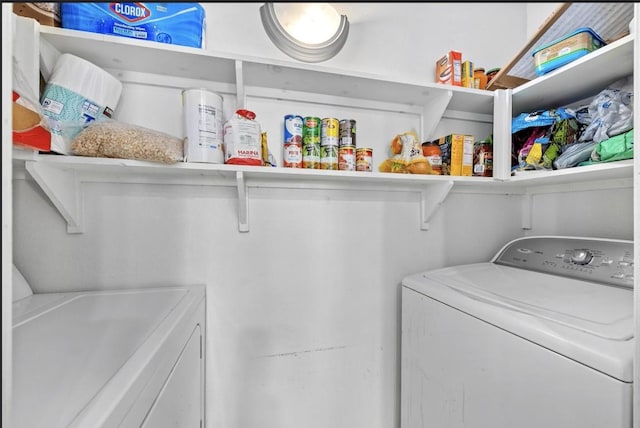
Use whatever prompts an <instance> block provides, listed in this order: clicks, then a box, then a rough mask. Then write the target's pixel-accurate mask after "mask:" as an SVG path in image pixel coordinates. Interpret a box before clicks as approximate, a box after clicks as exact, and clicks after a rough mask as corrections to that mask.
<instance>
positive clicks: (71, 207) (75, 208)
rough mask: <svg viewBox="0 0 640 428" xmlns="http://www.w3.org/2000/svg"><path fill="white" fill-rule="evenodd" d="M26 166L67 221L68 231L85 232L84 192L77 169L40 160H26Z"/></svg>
mask: <svg viewBox="0 0 640 428" xmlns="http://www.w3.org/2000/svg"><path fill="white" fill-rule="evenodd" d="M25 168H26V170H27V171H28V172H29V174H30V175H31V177H33V179H34V180H35V181H36V183H38V185H39V186H40V188H41V189H42V190H43V191H44V193H45V194H46V195H47V196H48V197H49V199H50V200H51V202H52V203H53V205H54V206H55V207H56V208H57V209H58V211H59V212H60V214H61V215H62V217H63V218H64V219H65V220H66V222H67V233H83V229H82V207H83V201H82V192H81V190H80V180H79V179H78V176H77V174H76V171H66V170H63V169H60V168H55V167H52V166H50V165H46V164H43V163H40V162H31V161H26V162H25Z"/></svg>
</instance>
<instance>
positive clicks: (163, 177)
mask: <svg viewBox="0 0 640 428" xmlns="http://www.w3.org/2000/svg"><path fill="white" fill-rule="evenodd" d="M13 158H14V170H20V169H24V170H26V171H28V172H29V174H30V175H31V176H32V177H33V178H34V179H35V180H36V182H37V183H38V184H39V185H40V187H41V188H42V190H43V191H44V192H45V193H46V194H47V196H48V197H49V198H50V199H51V201H52V202H53V204H54V205H55V206H56V208H57V209H58V211H59V212H60V214H61V215H62V216H63V217H64V218H65V220H66V221H67V231H68V232H69V233H82V232H83V228H82V226H83V225H82V212H83V207H82V191H81V183H82V182H115V183H144V184H160V185H205V186H230V187H236V188H237V191H238V227H239V230H240V231H241V232H247V231H248V230H249V225H248V218H249V210H248V205H249V196H248V191H247V189H248V188H249V187H272V188H273V187H275V188H302V189H322V190H371V191H378V192H380V193H381V195H382V194H383V192H403V191H405V192H418V193H420V198H421V204H420V210H421V225H420V227H421V229H423V230H426V229H428V228H429V221H430V219H431V217H432V216H433V214H434V213H435V212H436V211H437V209H438V208H439V206H440V205H441V204H442V202H443V201H444V199H445V198H446V197H447V195H448V194H449V192H450V191H451V189H452V188H453V186H454V184H455V185H456V187H458V186H460V187H462V188H465V187H472V188H478V187H480V188H483V189H485V190H486V191H487V192H489V193H495V192H496V188H495V183H496V181H495V180H493V179H492V178H486V177H452V176H433V175H413V174H394V173H381V172H363V171H327V170H309V169H301V168H300V169H298V168H282V167H263V166H246V165H225V164H207V163H183V162H178V163H175V164H171V165H165V164H161V163H158V162H149V161H137V160H130V159H112V158H93V157H83V156H64V155H55V154H39V153H38V152H35V151H30V150H19V149H16V150H14V153H13Z"/></svg>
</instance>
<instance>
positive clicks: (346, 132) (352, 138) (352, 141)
mask: <svg viewBox="0 0 640 428" xmlns="http://www.w3.org/2000/svg"><path fill="white" fill-rule="evenodd" d="M339 145H341V146H355V145H356V121H355V120H353V119H342V120H341V121H340V144H339Z"/></svg>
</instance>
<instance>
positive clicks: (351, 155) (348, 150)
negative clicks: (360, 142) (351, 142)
mask: <svg viewBox="0 0 640 428" xmlns="http://www.w3.org/2000/svg"><path fill="white" fill-rule="evenodd" d="M338 169H339V170H340V171H355V170H356V146H340V147H339V148H338Z"/></svg>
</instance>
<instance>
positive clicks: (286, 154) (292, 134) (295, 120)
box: [282, 114, 304, 168]
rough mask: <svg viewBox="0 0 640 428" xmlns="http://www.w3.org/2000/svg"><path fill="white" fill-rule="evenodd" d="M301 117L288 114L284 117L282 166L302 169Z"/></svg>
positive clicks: (302, 121)
mask: <svg viewBox="0 0 640 428" xmlns="http://www.w3.org/2000/svg"><path fill="white" fill-rule="evenodd" d="M303 123H304V119H303V118H302V116H298V115H295V114H288V115H286V116H285V117H284V147H283V149H282V166H284V167H287V168H302V127H303Z"/></svg>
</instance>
